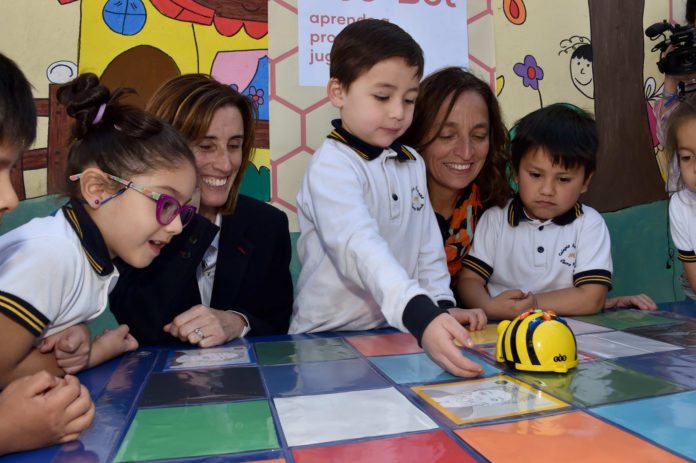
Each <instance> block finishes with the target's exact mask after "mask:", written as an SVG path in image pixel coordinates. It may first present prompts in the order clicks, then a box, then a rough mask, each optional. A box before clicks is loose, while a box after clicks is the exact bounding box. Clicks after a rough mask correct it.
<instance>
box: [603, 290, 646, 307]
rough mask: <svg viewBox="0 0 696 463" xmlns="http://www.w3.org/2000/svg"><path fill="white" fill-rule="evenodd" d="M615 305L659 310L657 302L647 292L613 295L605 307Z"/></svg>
mask: <svg viewBox="0 0 696 463" xmlns="http://www.w3.org/2000/svg"><path fill="white" fill-rule="evenodd" d="M614 307H638V308H639V309H640V310H657V304H655V301H653V300H652V299H651V298H650V296H648V295H646V294H633V295H631V296H620V297H612V298H610V299H607V300H606V302H605V303H604V308H605V309H613V308H614Z"/></svg>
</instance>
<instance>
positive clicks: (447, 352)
mask: <svg viewBox="0 0 696 463" xmlns="http://www.w3.org/2000/svg"><path fill="white" fill-rule="evenodd" d="M455 339H456V340H457V341H459V342H460V343H461V345H462V346H466V347H474V341H473V340H472V339H471V337H470V336H469V333H467V331H466V329H464V327H463V326H462V325H460V323H459V322H458V321H457V320H456V319H455V318H454V317H453V316H451V315H449V314H442V315H438V316H437V317H435V318H434V319H433V321H431V322H430V323H429V324H428V326H427V327H426V328H425V331H424V332H423V338H422V339H421V344H422V345H423V349H424V350H425V352H426V354H428V357H430V358H431V359H432V360H433V362H435V363H437V364H438V365H440V366H441V367H442V368H444V369H445V370H447V371H449V372H450V373H452V374H453V375H455V376H463V377H465V378H471V377H474V376H478V375H480V374H481V373H483V367H482V366H481V365H479V364H478V363H476V362H474V361H472V360H469V359H468V358H466V357H464V354H462V351H460V350H459V348H458V347H457V346H455V345H454V340H455Z"/></svg>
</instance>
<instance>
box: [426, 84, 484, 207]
mask: <svg viewBox="0 0 696 463" xmlns="http://www.w3.org/2000/svg"><path fill="white" fill-rule="evenodd" d="M450 100H451V97H448V98H447V99H445V101H443V103H442V106H440V110H439V112H438V114H437V117H436V119H435V122H434V124H433V130H436V129H437V128H438V127H440V125H442V129H441V130H440V132H439V133H437V135H435V134H434V133H431V134H429V135H428V137H427V139H430V138H432V137H433V136H435V137H434V140H433V142H432V143H430V145H428V146H427V147H426V148H425V149H424V150H423V152H422V153H421V154H422V155H423V159H425V166H426V170H427V174H428V190H429V191H430V194H431V196H432V195H434V194H435V195H438V193H439V192H446V191H449V192H458V191H460V190H462V189H464V188H466V187H467V186H469V184H471V182H473V181H474V180H475V179H476V177H477V176H478V174H479V172H481V169H482V168H483V164H484V163H485V162H486V157H487V156H488V149H489V147H490V122H489V116H488V106H487V105H486V102H485V101H484V99H483V97H482V96H481V95H479V94H478V93H477V92H475V91H466V92H463V93H462V94H460V95H459V96H458V97H457V100H456V101H455V103H454V106H452V111H450V113H449V115H448V116H447V120H445V121H444V125H443V124H442V121H443V119H444V118H445V113H446V112H447V108H448V106H449V103H450ZM445 196H446V194H445Z"/></svg>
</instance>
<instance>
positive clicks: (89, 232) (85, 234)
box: [62, 199, 114, 276]
mask: <svg viewBox="0 0 696 463" xmlns="http://www.w3.org/2000/svg"><path fill="white" fill-rule="evenodd" d="M62 210H63V215H65V218H66V219H67V220H68V223H69V224H70V226H71V227H72V228H73V230H75V233H77V236H78V237H79V238H80V243H81V244H82V250H83V251H84V252H85V255H86V256H87V260H89V263H90V264H91V265H92V268H93V269H94V271H95V272H97V273H98V274H99V275H101V276H104V275H108V274H110V273H111V272H112V271H113V270H114V264H113V262H111V257H109V250H108V249H107V248H106V243H105V242H104V238H103V237H102V234H101V232H100V231H99V228H97V225H96V224H95V223H94V222H93V221H92V219H91V218H90V216H89V215H88V214H87V211H85V209H84V206H83V205H82V204H80V203H79V202H78V201H75V200H74V199H71V200H70V202H69V203H68V204H66V205H65V206H63V207H62Z"/></svg>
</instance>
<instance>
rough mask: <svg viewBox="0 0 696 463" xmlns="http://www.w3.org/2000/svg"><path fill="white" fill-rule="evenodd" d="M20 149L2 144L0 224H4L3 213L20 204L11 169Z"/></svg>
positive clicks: (0, 147) (0, 150)
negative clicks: (13, 185)
mask: <svg viewBox="0 0 696 463" xmlns="http://www.w3.org/2000/svg"><path fill="white" fill-rule="evenodd" d="M20 151H21V150H20V149H18V148H16V147H14V146H10V145H7V144H1V145H0V225H1V224H2V215H3V214H4V213H5V212H10V211H12V210H14V209H15V208H16V207H17V204H19V200H18V199H17V193H15V191H14V188H12V182H11V181H10V169H11V168H12V166H13V165H14V163H15V162H17V157H18V156H19V153H20Z"/></svg>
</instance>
